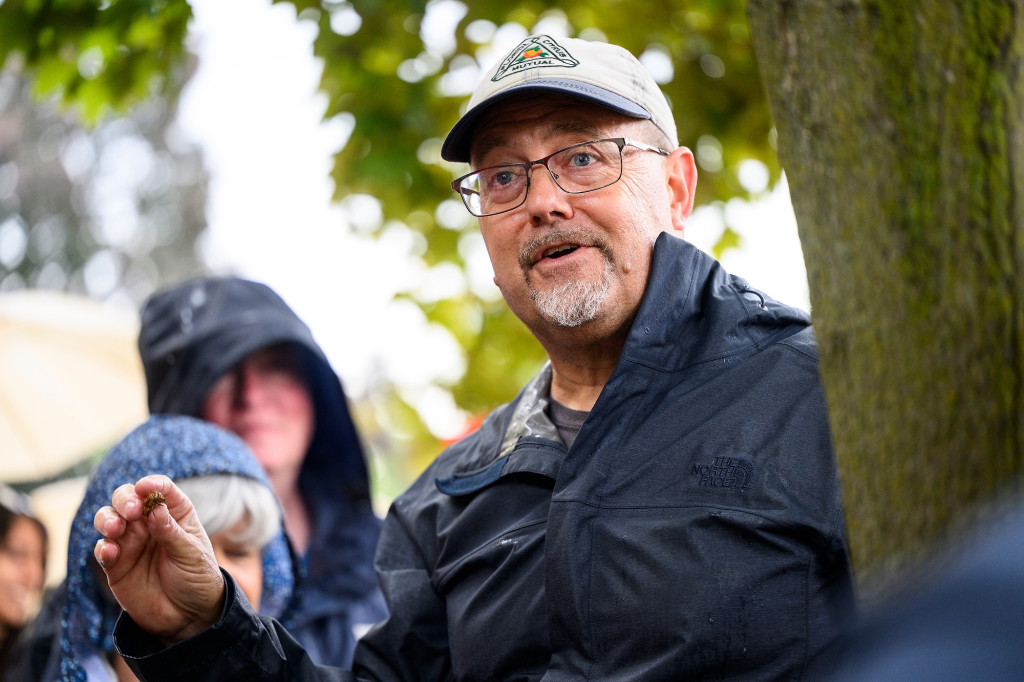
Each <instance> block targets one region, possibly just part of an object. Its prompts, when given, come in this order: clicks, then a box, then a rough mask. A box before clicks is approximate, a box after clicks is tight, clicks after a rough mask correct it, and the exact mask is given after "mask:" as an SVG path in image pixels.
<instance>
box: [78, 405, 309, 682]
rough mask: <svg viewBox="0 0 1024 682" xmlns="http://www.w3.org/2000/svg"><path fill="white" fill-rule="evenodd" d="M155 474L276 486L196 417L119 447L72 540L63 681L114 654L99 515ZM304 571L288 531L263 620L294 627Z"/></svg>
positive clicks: (269, 548) (273, 559)
mask: <svg viewBox="0 0 1024 682" xmlns="http://www.w3.org/2000/svg"><path fill="white" fill-rule="evenodd" d="M149 474H165V475H167V476H169V477H170V478H171V479H173V480H178V479H184V478H192V477H194V476H207V475H212V474H238V475H242V476H247V477H249V478H253V479H256V480H257V481H260V482H261V483H263V484H264V485H266V486H267V487H268V488H269V487H270V482H269V481H268V480H267V476H266V474H265V473H264V471H263V469H262V467H261V466H260V464H259V462H257V461H256V459H255V458H254V457H253V455H252V453H251V452H250V450H249V448H248V447H247V446H246V445H245V443H244V442H243V441H242V440H241V439H239V438H238V437H237V436H235V435H234V434H232V433H230V432H228V431H225V430H223V429H221V428H219V427H217V426H214V425H212V424H210V423H208V422H205V421H202V420H199V419H195V418H192V417H183V416H169V415H157V416H153V417H150V418H149V420H147V421H146V422H145V423H143V424H142V425H141V426H139V427H138V428H136V429H135V430H134V431H132V432H131V433H129V434H128V435H127V436H126V437H125V438H124V439H123V440H121V441H120V442H119V443H117V444H116V445H115V446H114V447H113V448H111V450H110V452H109V453H107V455H106V457H104V459H103V461H102V462H100V464H99V466H98V467H97V468H96V471H95V472H93V474H92V477H91V479H90V481H89V485H88V487H87V489H86V492H85V498H84V499H83V501H82V504H81V506H79V508H78V512H77V514H75V518H74V521H73V522H72V525H71V534H70V538H69V540H68V571H67V577H66V579H65V589H66V591H67V602H66V605H65V607H64V616H63V618H62V619H61V642H60V647H61V662H60V670H61V679H62V680H64V681H67V682H86V679H87V678H86V673H85V670H84V668H83V664H84V662H85V660H86V659H87V658H88V657H90V656H94V655H95V654H96V653H97V652H99V651H113V650H114V643H113V630H114V623H115V622H116V620H117V617H118V615H119V614H120V612H121V608H120V606H118V604H117V603H116V602H115V601H114V600H113V597H112V596H111V595H110V593H109V590H108V589H107V588H106V585H105V584H103V585H101V584H100V583H99V581H100V580H104V579H105V578H104V577H103V573H102V571H101V570H100V568H99V566H97V564H96V561H95V559H94V558H93V547H94V546H95V544H96V542H97V540H99V539H100V534H99V533H98V532H97V531H96V530H95V529H94V528H93V517H94V516H95V514H96V511H97V510H98V509H99V508H100V507H102V506H104V505H108V504H110V497H111V495H112V494H113V492H114V490H115V489H116V488H117V487H118V486H120V485H123V484H125V483H134V482H136V481H137V480H139V479H140V478H142V477H143V476H147V475H149ZM298 570H299V569H298V566H297V563H296V561H295V558H294V554H293V553H292V551H291V548H290V545H289V544H288V541H287V539H286V537H285V535H284V531H283V529H282V530H281V531H280V532H279V533H278V534H277V535H276V536H275V537H274V538H273V539H272V540H271V541H270V542H269V543H268V544H267V545H266V546H265V547H264V548H263V596H262V598H261V603H260V611H261V613H265V614H268V615H270V616H273V617H275V618H278V619H279V620H284V621H287V612H288V611H289V607H290V606H291V601H292V595H293V593H294V589H295V580H296V575H298Z"/></svg>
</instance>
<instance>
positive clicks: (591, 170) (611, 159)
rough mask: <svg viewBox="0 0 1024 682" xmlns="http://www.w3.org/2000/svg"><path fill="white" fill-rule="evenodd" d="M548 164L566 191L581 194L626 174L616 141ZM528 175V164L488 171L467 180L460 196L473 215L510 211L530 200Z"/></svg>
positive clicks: (573, 150)
mask: <svg viewBox="0 0 1024 682" xmlns="http://www.w3.org/2000/svg"><path fill="white" fill-rule="evenodd" d="M544 165H545V166H546V167H547V169H548V171H549V172H550V173H551V177H552V178H553V179H554V181H555V183H556V184H557V185H558V186H559V187H560V188H562V190H563V191H565V192H570V193H574V194H578V193H580V192H590V191H593V190H595V189H601V188H602V187H607V186H608V185H610V184H612V183H614V182H615V181H616V180H618V179H619V177H620V176H621V175H622V153H621V151H620V148H619V145H618V144H617V143H616V142H615V141H614V140H597V141H594V142H584V143H583V144H578V145H574V146H572V147H569V148H567V149H563V150H562V151H560V152H558V153H556V154H553V155H552V156H550V157H549V158H548V159H547V161H546V162H545V163H544ZM531 168H532V167H531ZM528 172H529V171H528V169H527V166H526V164H509V165H507V166H494V167H492V168H484V169H483V170H481V171H479V172H477V173H472V174H470V175H468V176H466V177H465V178H463V180H462V182H461V184H460V194H461V195H462V198H463V201H464V202H465V204H466V207H467V208H468V209H469V211H470V213H472V214H473V215H476V216H486V215H492V214H495V213H502V212H503V211H509V210H511V209H513V208H516V207H517V206H519V205H520V204H522V203H523V201H525V200H526V191H527V186H528V184H529V182H528V177H527V176H528Z"/></svg>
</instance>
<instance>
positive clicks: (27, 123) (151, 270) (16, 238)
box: [0, 69, 206, 308]
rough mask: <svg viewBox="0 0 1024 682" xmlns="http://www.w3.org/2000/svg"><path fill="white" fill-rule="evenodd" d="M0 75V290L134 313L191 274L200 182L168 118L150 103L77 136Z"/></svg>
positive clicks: (198, 167) (159, 103) (63, 116)
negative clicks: (77, 299) (77, 298)
mask: <svg viewBox="0 0 1024 682" xmlns="http://www.w3.org/2000/svg"><path fill="white" fill-rule="evenodd" d="M28 90H29V84H28V82H27V81H26V80H25V79H24V78H23V77H20V76H19V75H17V73H16V72H15V70H14V69H7V70H5V71H4V72H3V73H2V74H0V291H6V290H14V289H22V288H29V287H30V288H42V289H55V290H63V291H71V292H75V293H80V294H85V295H88V296H91V297H93V298H98V299H116V300H118V301H119V302H120V303H121V304H122V305H125V306H131V307H132V308H135V307H137V305H138V303H139V302H140V301H141V300H142V299H143V298H144V297H146V296H148V295H149V294H150V293H151V292H152V291H153V290H154V289H155V288H157V287H158V286H161V285H163V284H167V283H169V282H173V281H177V280H178V279H181V278H183V277H186V276H188V275H191V274H196V273H197V272H199V271H201V270H202V268H201V266H200V265H199V263H198V260H197V255H196V252H195V245H196V240H197V237H198V236H199V234H200V233H201V232H202V230H203V229H204V227H205V217H204V211H205V183H206V171H205V169H204V166H203V160H202V157H201V156H200V154H199V152H198V150H197V149H195V148H192V147H187V146H181V145H175V144H173V142H174V139H173V138H171V139H170V140H169V139H168V136H167V135H166V131H167V128H168V126H169V125H170V122H171V120H172V119H173V118H174V110H173V108H172V107H170V106H169V105H168V103H167V101H166V100H165V99H164V98H162V97H150V98H149V99H147V100H146V101H145V102H144V103H141V104H140V105H138V106H136V107H134V108H133V109H132V111H131V115H130V116H127V117H124V118H110V119H107V120H105V121H104V122H103V123H101V124H99V125H98V126H96V127H94V128H91V129H84V128H83V127H82V125H81V124H80V122H79V121H78V119H77V117H75V116H73V115H69V114H67V113H62V112H61V111H59V110H58V109H57V107H55V106H54V104H53V101H52V100H47V101H38V100H36V99H35V98H33V97H31V96H30V95H29V93H28Z"/></svg>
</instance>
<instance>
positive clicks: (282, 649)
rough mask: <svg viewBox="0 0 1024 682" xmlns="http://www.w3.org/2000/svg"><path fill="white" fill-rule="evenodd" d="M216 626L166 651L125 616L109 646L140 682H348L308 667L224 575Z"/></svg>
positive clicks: (339, 674) (339, 673)
mask: <svg viewBox="0 0 1024 682" xmlns="http://www.w3.org/2000/svg"><path fill="white" fill-rule="evenodd" d="M221 572H222V573H223V574H224V582H225V587H226V590H227V594H226V597H225V600H224V601H225V604H224V611H223V613H222V614H221V618H220V620H219V621H218V622H217V623H216V624H214V625H213V626H212V627H210V628H209V629H207V630H205V631H203V632H201V633H199V634H198V635H196V636H195V637H191V638H189V639H187V640H185V641H183V642H178V643H177V644H174V645H172V646H169V647H163V645H162V644H161V643H160V642H159V641H158V640H157V639H156V638H154V637H153V636H151V635H149V634H148V633H147V632H145V631H144V630H142V629H141V628H140V627H139V626H138V625H137V624H136V623H135V621H133V620H132V619H131V617H130V616H128V614H126V613H122V614H121V617H120V618H119V619H118V621H117V625H116V626H115V628H114V644H115V645H116V646H117V650H118V652H119V653H120V654H121V656H122V657H123V658H124V659H125V661H126V662H127V663H128V666H129V667H130V668H131V669H132V672H134V673H135V674H136V676H138V678H139V679H140V680H142V682H163V681H164V680H167V681H168V682H169V681H171V680H193V681H194V682H203V681H208V682H219V681H221V680H250V681H259V680H289V681H294V682H313V681H323V682H352V681H353V680H354V679H355V678H354V677H352V673H351V672H349V671H347V670H338V669H336V668H327V667H323V666H318V665H316V664H314V663H313V661H312V660H311V659H310V658H309V656H308V655H307V654H306V652H305V651H304V650H303V648H302V646H301V645H300V644H299V643H298V642H296V641H295V640H294V639H293V638H292V636H291V635H289V634H288V631H287V630H285V629H284V627H283V626H282V625H281V624H280V623H278V622H277V621H276V620H274V619H273V618H270V617H267V616H261V615H258V614H256V613H255V612H254V611H253V609H252V606H251V605H250V604H249V602H248V600H246V598H245V596H244V595H243V594H242V591H241V590H240V589H238V587H237V585H235V582H234V580H232V578H231V576H230V575H229V574H228V573H227V572H226V571H223V570H222V571H221Z"/></svg>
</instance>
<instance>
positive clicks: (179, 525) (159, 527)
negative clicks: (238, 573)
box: [146, 495, 219, 574]
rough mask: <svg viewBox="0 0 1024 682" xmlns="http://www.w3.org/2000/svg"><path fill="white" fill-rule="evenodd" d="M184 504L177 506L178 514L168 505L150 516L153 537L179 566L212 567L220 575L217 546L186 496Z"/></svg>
mask: <svg viewBox="0 0 1024 682" xmlns="http://www.w3.org/2000/svg"><path fill="white" fill-rule="evenodd" d="M180 500H181V502H179V503H178V504H175V505H174V509H173V511H174V512H175V513H174V514H172V508H171V506H169V505H167V504H158V505H157V506H156V507H155V508H154V509H153V511H152V512H150V514H149V516H148V517H146V524H147V528H148V529H149V535H150V537H152V538H153V539H154V540H155V541H156V543H157V544H159V545H160V546H161V547H162V548H163V550H164V552H165V553H166V555H167V557H168V558H169V559H171V560H172V561H174V562H175V563H177V564H179V565H186V566H193V567H199V566H202V565H209V564H212V565H213V567H214V569H215V570H217V572H218V574H219V569H216V566H217V560H216V557H215V556H214V554H213V545H212V544H211V543H210V538H209V537H208V536H207V534H206V529H205V528H203V525H202V524H201V523H199V518H198V516H197V514H196V511H195V508H194V507H193V506H192V504H191V502H190V501H189V500H188V498H187V497H185V496H184V495H181V497H180Z"/></svg>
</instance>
